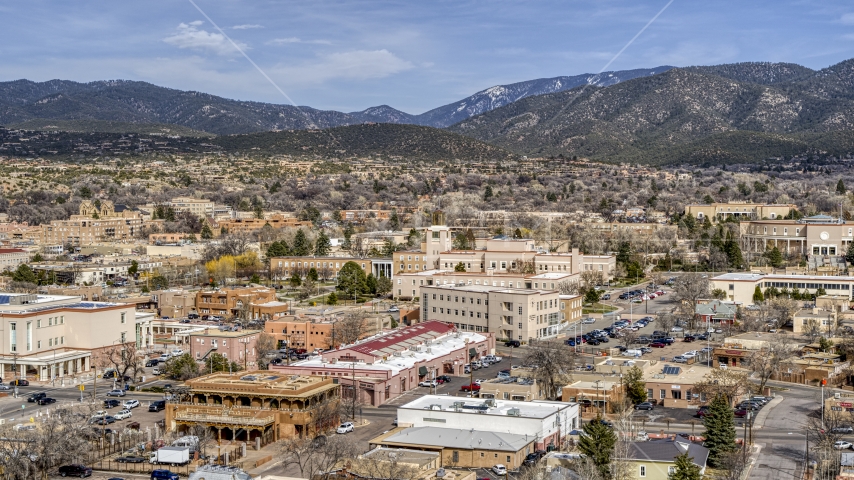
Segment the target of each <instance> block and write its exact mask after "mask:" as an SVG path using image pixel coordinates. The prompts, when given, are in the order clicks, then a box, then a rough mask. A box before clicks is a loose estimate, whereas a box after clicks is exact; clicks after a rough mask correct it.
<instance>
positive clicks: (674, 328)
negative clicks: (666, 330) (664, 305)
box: [670, 327, 685, 332]
mask: <svg viewBox="0 0 854 480" xmlns="http://www.w3.org/2000/svg"><path fill="white" fill-rule="evenodd" d="M684 330H685V329H684V328H682V327H673V328H671V329H670V331H671V332H682V331H684Z"/></svg>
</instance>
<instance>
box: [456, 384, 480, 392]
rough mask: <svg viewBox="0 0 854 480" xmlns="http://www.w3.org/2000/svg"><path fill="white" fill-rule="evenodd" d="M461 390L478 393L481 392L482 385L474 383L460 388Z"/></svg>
mask: <svg viewBox="0 0 854 480" xmlns="http://www.w3.org/2000/svg"><path fill="white" fill-rule="evenodd" d="M460 390H462V391H464V392H477V391H479V390H480V385H478V384H476V383H472V384H471V385H463V386H462V387H460Z"/></svg>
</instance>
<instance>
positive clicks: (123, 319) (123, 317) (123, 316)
mask: <svg viewBox="0 0 854 480" xmlns="http://www.w3.org/2000/svg"><path fill="white" fill-rule="evenodd" d="M125 315H127V314H125V313H122V323H125Z"/></svg>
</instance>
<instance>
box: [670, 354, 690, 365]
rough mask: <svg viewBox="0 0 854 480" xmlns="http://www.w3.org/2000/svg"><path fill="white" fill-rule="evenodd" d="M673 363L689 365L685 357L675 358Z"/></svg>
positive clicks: (678, 356)
mask: <svg viewBox="0 0 854 480" xmlns="http://www.w3.org/2000/svg"><path fill="white" fill-rule="evenodd" d="M673 361H674V362H675V363H688V359H687V358H685V357H683V356H682V355H677V356H675V357H673Z"/></svg>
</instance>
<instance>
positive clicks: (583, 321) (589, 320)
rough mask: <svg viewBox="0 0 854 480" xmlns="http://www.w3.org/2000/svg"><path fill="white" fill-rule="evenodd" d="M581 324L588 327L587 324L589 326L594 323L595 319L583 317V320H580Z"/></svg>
mask: <svg viewBox="0 0 854 480" xmlns="http://www.w3.org/2000/svg"><path fill="white" fill-rule="evenodd" d="M581 323H583V324H585V325H589V324H591V323H596V319H595V318H590V317H584V318H582V319H581Z"/></svg>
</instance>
